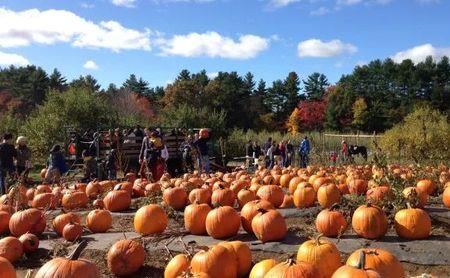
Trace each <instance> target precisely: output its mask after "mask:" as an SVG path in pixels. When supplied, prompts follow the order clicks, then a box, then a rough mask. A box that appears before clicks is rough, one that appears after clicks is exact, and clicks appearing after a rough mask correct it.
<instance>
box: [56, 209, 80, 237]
mask: <svg viewBox="0 0 450 278" xmlns="http://www.w3.org/2000/svg"><path fill="white" fill-rule="evenodd" d="M70 222H72V223H78V224H80V223H81V219H80V217H79V216H78V215H76V214H75V213H73V212H68V213H64V214H60V215H58V216H56V217H55V219H53V230H55V232H56V233H57V234H58V235H62V232H63V229H64V226H66V225H67V224H69V223H70Z"/></svg>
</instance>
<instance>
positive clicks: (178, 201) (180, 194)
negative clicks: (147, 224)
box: [163, 187, 188, 210]
mask: <svg viewBox="0 0 450 278" xmlns="http://www.w3.org/2000/svg"><path fill="white" fill-rule="evenodd" d="M187 199H188V196H187V193H186V191H185V190H184V189H183V188H181V187H173V188H168V189H166V190H164V192H163V200H164V203H166V204H167V205H168V206H170V207H172V208H173V209H175V210H181V209H184V207H185V206H186V203H187Z"/></svg>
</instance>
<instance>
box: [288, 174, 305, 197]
mask: <svg viewBox="0 0 450 278" xmlns="http://www.w3.org/2000/svg"><path fill="white" fill-rule="evenodd" d="M301 182H303V179H302V178H301V177H293V178H292V179H291V180H290V181H289V192H290V193H291V194H294V192H295V190H296V189H297V186H298V185H299V184H300V183H301Z"/></svg>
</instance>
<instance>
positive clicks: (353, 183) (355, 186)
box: [348, 179, 368, 195]
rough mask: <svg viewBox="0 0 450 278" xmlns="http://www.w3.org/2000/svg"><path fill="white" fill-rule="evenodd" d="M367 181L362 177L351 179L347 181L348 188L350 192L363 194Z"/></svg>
mask: <svg viewBox="0 0 450 278" xmlns="http://www.w3.org/2000/svg"><path fill="white" fill-rule="evenodd" d="M367 187H368V182H367V181H366V180H363V179H352V180H350V182H349V183H348V189H349V191H350V193H351V194H356V195H363V194H366V191H367Z"/></svg>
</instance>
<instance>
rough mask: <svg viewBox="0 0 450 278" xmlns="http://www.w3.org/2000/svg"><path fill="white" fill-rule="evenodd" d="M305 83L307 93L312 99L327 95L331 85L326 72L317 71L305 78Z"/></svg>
mask: <svg viewBox="0 0 450 278" xmlns="http://www.w3.org/2000/svg"><path fill="white" fill-rule="evenodd" d="M303 83H304V84H305V93H306V95H307V97H308V99H310V100H320V99H322V98H323V96H324V95H325V92H326V89H327V87H328V86H329V85H330V83H328V79H327V77H326V76H325V75H324V74H321V73H318V72H315V73H313V74H311V75H309V76H308V79H307V80H303Z"/></svg>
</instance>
